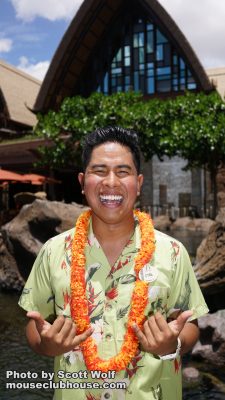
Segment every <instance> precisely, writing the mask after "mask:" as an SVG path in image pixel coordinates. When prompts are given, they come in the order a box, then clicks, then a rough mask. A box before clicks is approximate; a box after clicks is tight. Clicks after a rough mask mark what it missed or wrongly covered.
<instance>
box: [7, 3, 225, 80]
mask: <svg viewBox="0 0 225 400" xmlns="http://www.w3.org/2000/svg"><path fill="white" fill-rule="evenodd" d="M112 1H113V0H112ZM159 2H160V3H161V5H162V6H163V7H164V8H165V9H166V10H167V11H168V12H169V14H170V15H171V17H172V18H173V19H174V20H175V22H176V23H177V24H178V26H179V28H180V29H181V30H182V32H183V33H184V35H185V36H186V38H187V39H188V41H189V43H190V44H191V46H192V48H193V49H194V50H195V52H196V54H197V55H198V57H199V59H200V61H201V63H202V65H203V66H204V67H205V68H216V67H225V22H224V21H225V0H159ZM81 3H82V0H0V59H2V60H3V61H5V62H7V63H9V64H12V65H14V66H16V67H17V68H19V69H21V70H23V71H25V72H27V73H28V74H30V75H32V76H34V77H35V78H37V79H40V80H43V78H44V76H45V73H46V71H47V69H48V66H49V64H50V61H51V59H52V57H53V55H54V53H55V51H56V49H57V47H58V45H59V43H60V41H61V39H62V37H63V35H64V33H65V31H66V30H67V28H68V26H69V24H70V22H71V20H72V18H73V16H74V15H75V13H76V11H77V10H78V8H79V6H80V4H81Z"/></svg>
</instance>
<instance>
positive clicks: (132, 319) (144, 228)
mask: <svg viewBox="0 0 225 400" xmlns="http://www.w3.org/2000/svg"><path fill="white" fill-rule="evenodd" d="M134 215H135V216H137V217H138V220H139V224H140V229H141V249H140V251H139V252H138V254H137V256H136V258H135V267H134V270H135V274H136V282H135V286H134V290H133V294H132V298H131V308H130V312H129V315H128V322H127V331H126V334H125V337H124V342H123V344H122V346H121V350H120V351H119V353H118V354H117V355H116V356H114V357H111V358H110V359H108V360H103V359H101V358H100V357H98V354H97V345H96V342H95V340H94V339H93V338H92V337H89V338H87V339H86V340H85V341H84V342H82V343H81V344H80V348H81V350H82V352H83V356H84V360H85V363H86V366H87V368H88V369H89V370H98V371H102V372H108V371H120V370H123V369H125V368H126V367H127V365H128V364H129V362H130V361H131V359H132V358H133V357H134V356H135V354H136V351H137V348H138V339H137V337H136V335H135V333H134V331H133V329H132V326H133V324H134V323H135V324H137V325H138V326H139V327H142V326H143V323H144V321H145V315H144V311H145V307H146V305H147V299H148V284H147V283H146V282H144V281H141V280H140V279H139V271H140V270H141V269H142V268H143V266H144V265H145V264H147V263H148V262H149V261H150V259H151V258H152V255H153V253H154V250H155V239H154V229H153V224H152V221H151V218H150V217H149V215H147V214H145V213H143V212H140V211H134ZM90 216H91V211H86V212H84V213H83V214H81V215H80V217H79V218H78V220H77V223H76V232H75V235H74V239H73V245H72V262H71V304H70V306H71V315H72V319H73V320H74V322H75V324H76V326H77V334H80V333H82V332H84V331H85V330H86V329H88V328H90V326H91V324H90V319H89V315H88V300H87V297H86V283H85V263H86V259H85V246H86V244H87V237H88V224H89V219H90Z"/></svg>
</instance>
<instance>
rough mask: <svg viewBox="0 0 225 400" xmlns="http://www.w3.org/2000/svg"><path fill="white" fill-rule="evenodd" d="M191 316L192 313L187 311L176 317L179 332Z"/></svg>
mask: <svg viewBox="0 0 225 400" xmlns="http://www.w3.org/2000/svg"><path fill="white" fill-rule="evenodd" d="M192 315H193V311H191V310H187V311H184V312H182V313H181V314H180V315H179V316H178V317H177V324H178V329H179V327H180V331H181V330H182V329H183V327H184V325H185V324H186V322H187V320H188V319H189V318H190V317H191V316H192Z"/></svg>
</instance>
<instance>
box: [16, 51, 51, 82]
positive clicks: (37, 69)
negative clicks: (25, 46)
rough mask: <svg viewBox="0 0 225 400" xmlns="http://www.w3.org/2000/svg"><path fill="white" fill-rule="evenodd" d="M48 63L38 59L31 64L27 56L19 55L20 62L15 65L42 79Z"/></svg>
mask: <svg viewBox="0 0 225 400" xmlns="http://www.w3.org/2000/svg"><path fill="white" fill-rule="evenodd" d="M49 64H50V62H49V61H40V62H38V63H36V64H32V63H31V62H29V60H28V58H27V57H24V56H23V57H20V62H19V65H17V68H19V69H21V70H22V71H24V72H26V73H27V74H29V75H31V76H33V77H35V78H37V79H39V80H41V81H42V80H43V79H44V77H45V74H46V72H47V70H48V67H49Z"/></svg>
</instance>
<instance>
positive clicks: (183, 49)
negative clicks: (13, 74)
mask: <svg viewBox="0 0 225 400" xmlns="http://www.w3.org/2000/svg"><path fill="white" fill-rule="evenodd" d="M133 1H135V3H136V4H137V3H139V4H140V5H141V6H142V7H143V8H144V9H145V10H146V13H147V14H149V15H151V16H152V17H154V21H155V22H156V23H157V25H158V26H159V27H163V28H164V31H166V32H167V36H168V38H169V39H170V40H171V42H173V44H174V46H175V47H176V48H177V49H178V50H179V52H180V54H181V55H182V56H183V58H184V60H185V61H186V62H187V64H189V65H190V66H191V68H192V72H193V74H194V76H195V79H196V81H197V83H198V86H199V87H200V88H201V90H203V91H205V92H209V91H210V90H212V85H211V83H210V81H209V79H208V77H207V75H206V73H205V71H204V69H203V67H202V65H201V63H200V61H199V60H198V57H197V56H196V54H195V53H194V51H193V49H192V47H191V46H190V44H189V42H188V41H187V39H186V38H185V36H184V35H183V33H182V32H181V30H180V29H179V28H178V26H177V25H176V23H175V22H174V20H173V19H172V18H171V17H170V15H169V14H168V13H167V12H166V11H165V9H164V8H163V7H162V6H161V5H160V3H159V2H158V1H157V0H133ZM130 6H131V0H113V1H112V0H84V2H83V3H82V5H81V7H80V9H79V10H78V12H77V14H76V15H75V17H74V19H73V20H72V22H71V24H70V26H69V28H68V29H67V31H66V33H65V35H64V36H63V38H62V41H61V43H60V44H59V46H58V49H57V50H56V53H55V55H54V57H53V59H52V62H51V64H50V67H49V70H48V72H47V75H46V77H45V79H44V81H43V83H42V86H41V89H40V92H39V94H38V97H37V100H36V102H35V105H34V110H35V111H42V112H46V111H48V110H49V109H50V108H53V109H57V108H58V107H59V105H60V104H61V102H62V100H63V99H64V98H65V97H67V96H72V95H74V87H75V86H76V83H77V82H78V81H79V78H80V76H81V73H82V71H83V70H84V69H85V67H87V65H88V60H89V59H90V56H91V54H93V52H94V51H95V48H97V45H98V44H99V42H101V41H102V40H103V38H104V35H106V33H107V32H108V29H109V26H110V25H111V23H112V22H113V21H114V20H115V18H116V15H118V14H119V13H120V10H121V9H122V8H123V9H124V7H127V8H126V9H129V7H130Z"/></svg>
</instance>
